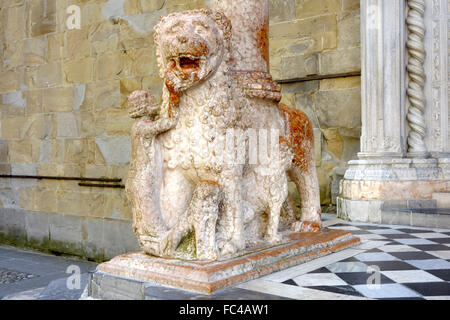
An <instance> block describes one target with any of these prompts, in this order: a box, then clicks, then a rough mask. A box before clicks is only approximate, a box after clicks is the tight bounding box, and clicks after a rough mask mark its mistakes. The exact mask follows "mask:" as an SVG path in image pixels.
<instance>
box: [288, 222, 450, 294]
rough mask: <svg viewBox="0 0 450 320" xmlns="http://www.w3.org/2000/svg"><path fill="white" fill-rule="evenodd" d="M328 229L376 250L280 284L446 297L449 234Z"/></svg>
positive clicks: (342, 291) (340, 226) (399, 229)
mask: <svg viewBox="0 0 450 320" xmlns="http://www.w3.org/2000/svg"><path fill="white" fill-rule="evenodd" d="M329 228H330V229H343V230H348V231H350V232H352V233H353V234H355V235H357V236H358V237H360V238H361V240H362V241H363V243H364V242H368V241H369V242H375V243H379V244H380V246H377V247H376V248H374V249H370V250H367V251H363V252H362V253H359V254H356V255H354V256H352V257H350V258H347V259H344V260H342V261H338V262H335V263H332V264H329V265H326V266H323V267H321V268H319V269H317V270H314V271H311V272H308V273H306V274H302V275H300V276H298V277H294V278H292V279H287V280H285V281H283V283H284V284H286V285H292V286H298V287H302V288H310V289H315V290H321V291H327V292H333V293H338V294H343V295H350V296H358V297H366V298H372V299H420V300H422V299H427V300H428V299H430V300H431V299H450V230H444V229H425V228H413V227H401V226H387V225H384V226H380V225H368V224H349V223H345V224H335V225H333V226H330V227H329Z"/></svg>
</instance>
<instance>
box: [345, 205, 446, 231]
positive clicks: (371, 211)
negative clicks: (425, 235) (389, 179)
mask: <svg viewBox="0 0 450 320" xmlns="http://www.w3.org/2000/svg"><path fill="white" fill-rule="evenodd" d="M337 200H338V201H337V202H338V205H337V211H338V218H340V219H343V220H349V221H353V222H369V223H378V224H392V225H403V226H413V227H426V228H442V229H450V209H444V208H437V207H436V201H435V200H391V201H378V200H350V199H343V198H337Z"/></svg>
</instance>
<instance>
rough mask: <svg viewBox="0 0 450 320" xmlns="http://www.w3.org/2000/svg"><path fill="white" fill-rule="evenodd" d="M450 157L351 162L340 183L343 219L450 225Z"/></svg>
mask: <svg viewBox="0 0 450 320" xmlns="http://www.w3.org/2000/svg"><path fill="white" fill-rule="evenodd" d="M446 193H448V194H449V196H450V159H417V158H414V159H407V158H406V159H405V158H391V159H388V158H381V159H370V160H356V161H350V162H349V169H348V170H347V172H346V173H345V176H344V179H343V180H342V181H341V185H340V195H339V197H338V200H337V202H338V216H339V217H340V218H341V219H346V220H351V221H358V222H371V223H382V224H400V225H411V226H420V227H433V228H438V227H440V228H450V208H439V207H438V205H437V203H438V202H437V201H436V200H435V199H434V197H435V195H437V194H446Z"/></svg>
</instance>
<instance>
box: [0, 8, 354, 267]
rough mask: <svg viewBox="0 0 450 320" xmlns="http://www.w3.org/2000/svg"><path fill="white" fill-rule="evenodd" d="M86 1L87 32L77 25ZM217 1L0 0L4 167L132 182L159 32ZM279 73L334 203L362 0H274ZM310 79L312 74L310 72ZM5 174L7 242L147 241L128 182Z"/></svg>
mask: <svg viewBox="0 0 450 320" xmlns="http://www.w3.org/2000/svg"><path fill="white" fill-rule="evenodd" d="M72 4H75V5H77V6H79V7H80V9H81V29H74V30H69V29H68V27H67V25H66V22H67V19H68V18H69V17H70V15H71V13H67V11H66V10H67V8H68V7H69V6H70V5H72ZM207 5H208V1H207V0H196V1H187V0H109V1H108V0H91V1H89V0H0V42H1V44H2V45H1V46H0V52H1V55H0V57H1V61H0V95H1V97H0V110H1V115H0V175H10V174H12V175H31V176H61V177H89V178H102V177H107V178H119V179H123V181H125V180H124V179H125V178H126V174H127V170H128V159H129V152H130V146H129V132H130V128H131V124H132V121H131V120H130V119H129V118H128V115H127V110H126V99H127V95H129V94H130V93H131V92H132V91H134V90H137V89H141V88H142V89H148V90H150V91H151V92H152V93H154V94H155V95H156V96H159V95H160V92H161V88H162V81H161V80H160V79H159V76H158V73H157V66H156V59H155V48H154V43H153V37H152V28H153V26H154V25H155V24H156V23H157V21H158V17H159V16H160V15H165V14H168V13H170V12H174V11H183V10H187V9H194V8H201V7H206V6H207ZM270 38H271V39H270V41H271V43H270V51H271V65H272V66H271V67H272V74H273V76H274V78H275V79H277V80H291V81H292V82H290V83H285V84H283V93H284V102H285V103H286V104H288V105H290V106H294V107H296V108H298V109H301V110H304V111H305V112H306V113H307V114H308V116H309V117H310V118H311V120H312V122H313V124H314V127H315V135H316V137H315V138H316V146H317V150H316V155H317V169H318V172H319V179H320V185H321V196H322V203H323V204H324V205H328V204H330V203H331V189H332V186H333V185H335V184H336V183H334V184H333V176H335V180H334V181H335V182H336V181H337V180H336V179H337V177H338V176H339V175H340V174H342V172H341V171H342V170H341V169H339V168H343V167H344V166H345V163H346V161H347V160H349V159H352V158H355V156H356V152H358V151H359V136H360V78H359V76H353V77H337V78H332V79H324V80H310V81H304V80H307V79H309V78H308V76H310V75H320V76H333V75H334V76H335V75H339V74H342V73H352V72H358V71H359V70H360V53H359V52H360V49H359V43H360V41H359V0H272V1H271V31H270ZM305 78H306V79H305ZM78 183H79V181H64V180H48V179H42V180H36V179H6V178H0V238H1V239H3V241H9V242H13V243H15V244H23V245H25V244H26V245H32V246H35V247H38V248H40V249H48V250H53V251H58V252H64V253H70V254H78V255H82V256H85V257H89V258H93V259H98V260H102V259H105V258H110V257H112V256H114V255H116V254H118V253H121V252H125V251H128V250H133V249H136V248H137V244H136V240H135V238H134V236H133V234H132V232H131V222H130V219H131V213H130V210H129V208H128V205H127V202H126V199H125V195H124V192H123V189H115V188H98V187H82V186H79V185H78Z"/></svg>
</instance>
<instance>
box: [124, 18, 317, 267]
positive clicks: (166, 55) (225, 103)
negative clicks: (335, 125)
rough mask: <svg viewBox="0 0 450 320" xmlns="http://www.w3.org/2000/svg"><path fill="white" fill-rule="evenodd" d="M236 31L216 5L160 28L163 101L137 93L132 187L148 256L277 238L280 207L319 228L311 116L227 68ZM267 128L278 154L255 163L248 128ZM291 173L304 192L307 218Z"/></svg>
mask: <svg viewBox="0 0 450 320" xmlns="http://www.w3.org/2000/svg"><path fill="white" fill-rule="evenodd" d="M231 37H232V27H231V23H230V21H229V20H228V18H227V17H226V16H225V15H223V14H222V13H219V12H215V11H213V10H209V9H200V10H192V11H186V12H182V13H173V14H170V15H168V16H166V17H163V18H161V19H160V22H159V24H158V25H157V26H156V27H155V43H156V46H157V57H158V64H159V68H160V76H161V77H162V78H163V79H164V84H165V86H164V88H163V102H162V105H161V106H157V105H156V104H155V101H154V98H153V97H152V95H151V94H150V93H148V92H145V91H137V92H135V93H133V94H132V95H131V96H130V99H129V102H130V105H131V106H132V110H131V112H130V115H131V116H132V117H133V118H135V119H137V120H136V123H135V124H134V127H133V130H132V157H131V162H130V173H129V177H128V180H127V184H126V192H127V197H128V199H129V201H130V203H131V207H132V210H133V216H134V231H135V233H136V235H137V237H138V239H139V242H140V245H141V246H142V248H143V250H144V251H145V252H146V253H148V254H151V255H155V256H159V257H164V258H181V259H200V260H218V259H222V258H226V257H230V256H232V255H234V254H236V253H239V252H240V251H242V250H244V249H246V247H251V246H253V245H256V244H257V243H263V242H264V241H267V242H270V243H277V242H279V241H282V237H281V236H280V233H279V230H278V229H279V223H280V216H281V215H282V213H283V216H284V217H287V218H286V219H285V220H286V221H288V222H290V223H289V226H290V228H291V229H293V230H294V231H296V232H317V231H319V230H320V227H321V217H320V215H321V212H320V201H319V190H318V182H317V176H316V171H315V164H314V156H313V155H314V150H313V134H312V127H311V123H310V121H309V119H308V118H307V117H306V116H305V115H304V114H303V113H302V112H300V111H297V110H293V109H290V108H288V107H286V106H284V105H282V104H279V103H278V102H279V100H280V98H279V97H278V98H273V96H272V95H271V94H269V93H270V92H268V94H264V90H266V89H267V88H272V89H273V88H274V87H275V88H276V87H277V85H276V84H275V83H273V82H272V80H271V79H261V77H260V79H259V80H255V81H254V83H253V85H252V81H253V80H251V79H250V86H249V80H248V79H247V78H249V75H251V76H252V77H255V76H256V77H257V78H258V75H255V74H251V73H250V74H247V73H245V76H243V74H240V73H239V72H236V71H234V70H232V69H231V68H230V65H231V63H230V59H232V58H231V57H232V55H231V54H230V53H231V50H238V48H232V47H231V44H230V43H231V42H230V39H231ZM243 78H245V79H244V80H243ZM250 78H251V77H250ZM261 81H262V82H263V83H264V84H265V85H263V86H262V87H261V86H260V85H259V83H260V82H261ZM249 88H250V89H254V88H257V89H259V90H257V92H256V93H255V91H254V90H249ZM272 89H270V90H272ZM270 90H269V91H270ZM275 91H277V90H275ZM278 92H279V90H278ZM261 93H262V94H261ZM269 131H270V132H269ZM260 132H263V133H264V132H265V133H266V136H264V135H263V139H262V141H264V139H266V140H265V141H268V139H269V140H270V137H269V136H271V135H270V133H271V132H272V133H274V132H275V133H276V139H275V140H276V146H277V148H276V150H277V152H275V151H273V152H272V151H270V152H269V153H268V154H267V157H266V161H264V162H263V161H256V162H255V161H253V160H254V159H253V160H252V154H251V151H249V150H250V149H251V148H252V145H253V144H252V142H253V143H254V142H255V141H254V140H255V139H253V138H254V137H255V135H252V134H251V133H256V137H258V135H259V134H260ZM230 133H234V135H231V136H230ZM272 136H273V135H272ZM230 137H231V138H230ZM272 140H274V139H273V137H272ZM259 141H261V140H259ZM269 142H270V141H269ZM273 150H275V149H273ZM242 151H243V152H242ZM239 157H241V159H240V160H239V161H238V160H236V159H237V158H239ZM288 180H292V181H293V182H294V183H295V184H296V186H297V188H298V190H299V193H300V196H301V200H302V201H301V203H302V208H301V213H302V215H301V220H297V219H296V217H295V207H294V206H293V203H292V200H291V199H290V198H289V196H288ZM289 219H290V220H289Z"/></svg>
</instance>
